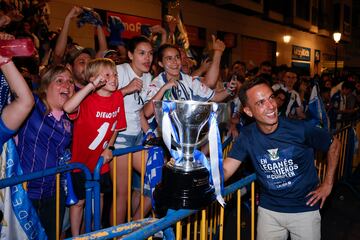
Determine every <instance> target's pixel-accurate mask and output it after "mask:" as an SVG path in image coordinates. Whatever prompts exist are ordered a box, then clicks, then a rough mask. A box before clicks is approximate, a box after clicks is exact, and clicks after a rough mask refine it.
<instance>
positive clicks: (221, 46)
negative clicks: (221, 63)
mask: <svg viewBox="0 0 360 240" xmlns="http://www.w3.org/2000/svg"><path fill="white" fill-rule="evenodd" d="M211 38H212V48H213V50H214V52H215V51H220V52H223V51H224V50H225V43H224V42H223V41H221V40H220V39H216V37H215V35H211Z"/></svg>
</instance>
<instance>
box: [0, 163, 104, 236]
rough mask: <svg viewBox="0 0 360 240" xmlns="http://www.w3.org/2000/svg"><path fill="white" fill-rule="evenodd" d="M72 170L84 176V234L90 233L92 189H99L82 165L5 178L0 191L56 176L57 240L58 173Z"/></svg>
mask: <svg viewBox="0 0 360 240" xmlns="http://www.w3.org/2000/svg"><path fill="white" fill-rule="evenodd" d="M74 169H80V170H82V171H83V172H84V175H85V180H86V182H85V193H86V202H85V216H86V217H85V232H90V231H91V216H92V214H91V203H92V201H91V199H92V192H93V189H95V188H99V182H98V181H94V180H93V178H92V176H91V173H90V171H89V169H88V168H87V167H86V166H85V165H84V164H82V163H70V164H66V165H62V166H59V167H54V168H49V169H45V170H42V171H37V172H33V173H29V174H26V175H20V176H16V178H14V177H12V178H5V179H1V180H0V189H1V188H5V187H10V186H14V185H17V184H19V183H24V182H27V181H30V180H34V179H37V178H41V177H46V176H52V175H56V210H57V213H56V222H57V224H56V237H57V239H59V237H60V227H61V226H62V223H60V219H59V218H60V216H59V206H60V205H59V204H60V203H59V196H60V173H64V172H68V171H71V170H74Z"/></svg>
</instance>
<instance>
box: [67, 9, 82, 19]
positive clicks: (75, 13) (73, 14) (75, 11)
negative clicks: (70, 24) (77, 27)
mask: <svg viewBox="0 0 360 240" xmlns="http://www.w3.org/2000/svg"><path fill="white" fill-rule="evenodd" d="M82 12H83V9H82V8H81V7H78V6H73V7H72V9H71V10H70V12H69V13H68V14H67V15H66V18H69V19H73V18H76V17H78V16H79V15H80V14H81V13H82Z"/></svg>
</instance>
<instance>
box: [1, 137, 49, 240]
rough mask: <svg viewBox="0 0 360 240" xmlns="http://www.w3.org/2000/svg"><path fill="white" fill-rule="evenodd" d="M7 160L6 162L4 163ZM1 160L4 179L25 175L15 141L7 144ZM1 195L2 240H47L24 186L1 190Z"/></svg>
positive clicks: (19, 185)
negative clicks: (2, 216) (2, 215)
mask: <svg viewBox="0 0 360 240" xmlns="http://www.w3.org/2000/svg"><path fill="white" fill-rule="evenodd" d="M4 146H5V145H4ZM5 159H6V161H4V160H5ZM1 160H2V164H1V167H2V169H5V176H4V175H3V177H6V178H11V177H16V176H19V175H22V174H23V172H22V169H21V167H20V162H19V156H18V153H17V151H16V146H15V143H14V141H13V139H10V140H9V141H8V142H7V143H6V148H5V151H3V154H2V157H1ZM2 174H3V173H2ZM0 195H1V196H2V198H1V199H0V209H1V211H3V214H4V218H3V220H2V222H1V234H0V239H34V240H44V239H47V236H46V233H45V231H44V229H43V227H42V226H41V223H40V220H39V218H38V216H37V213H36V211H35V209H34V208H33V206H32V203H31V201H30V199H29V198H28V197H27V194H26V191H25V190H24V188H23V186H22V184H18V185H14V186H11V187H6V188H4V189H1V193H0ZM54 217H55V216H54Z"/></svg>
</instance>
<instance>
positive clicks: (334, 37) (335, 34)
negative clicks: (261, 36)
mask: <svg viewBox="0 0 360 240" xmlns="http://www.w3.org/2000/svg"><path fill="white" fill-rule="evenodd" d="M333 39H334V41H335V43H339V41H340V39H341V33H339V32H334V34H333Z"/></svg>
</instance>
